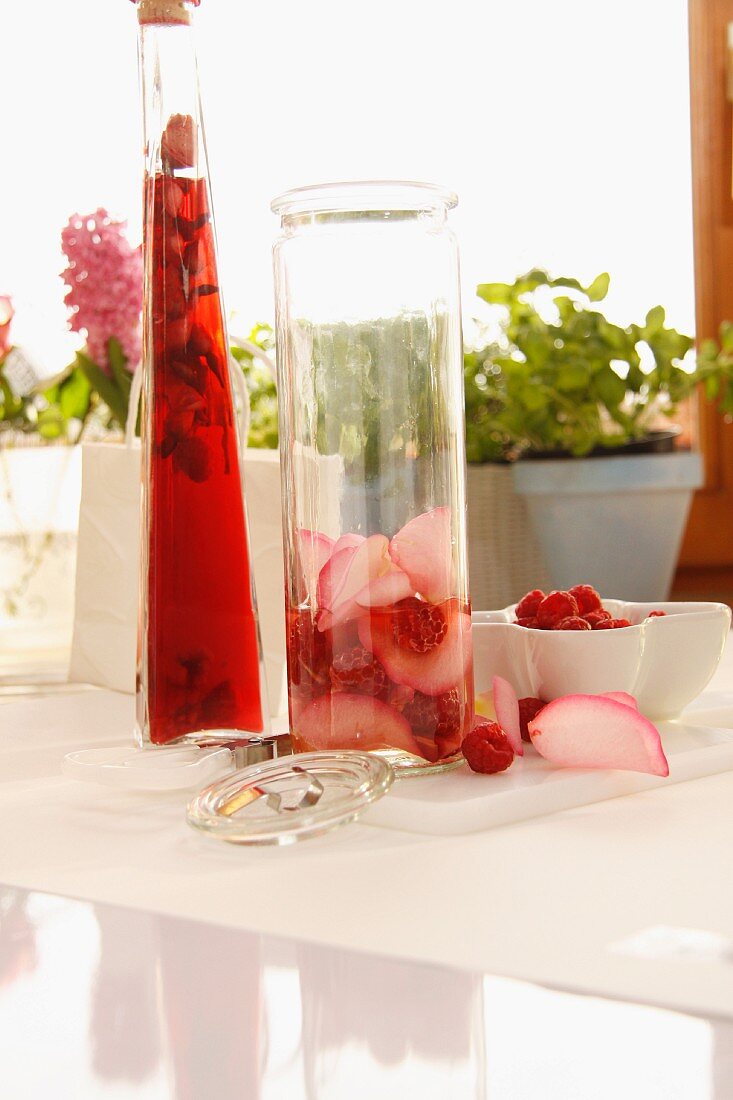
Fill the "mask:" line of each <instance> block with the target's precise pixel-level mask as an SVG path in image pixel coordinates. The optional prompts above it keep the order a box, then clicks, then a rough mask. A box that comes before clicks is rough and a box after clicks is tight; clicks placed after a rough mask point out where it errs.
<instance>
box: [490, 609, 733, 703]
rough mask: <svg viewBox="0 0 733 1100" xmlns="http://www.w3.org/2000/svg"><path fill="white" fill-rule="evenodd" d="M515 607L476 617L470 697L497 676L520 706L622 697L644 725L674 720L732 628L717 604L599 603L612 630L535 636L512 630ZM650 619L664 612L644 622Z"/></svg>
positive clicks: (534, 632)
mask: <svg viewBox="0 0 733 1100" xmlns="http://www.w3.org/2000/svg"><path fill="white" fill-rule="evenodd" d="M514 606H515V605H512V606H511V607H505V608H504V609H503V610H502V611H475V612H474V614H473V631H472V633H473V649H474V670H475V678H476V692H477V693H479V692H483V691H490V690H491V681H492V679H493V677H494V676H503V677H504V678H505V679H506V680H509V682H510V683H511V684H512V685H513V687H514V689H515V691H516V692H517V694H518V695H519V697H520V698H523V697H524V696H526V695H534V696H536V697H537V698H539V699H544V700H545V702H549V701H550V700H551V699H556V698H558V696H560V695H571V694H575V693H576V692H577V693H585V694H589V695H595V694H598V693H599V692H602V691H628V692H630V693H631V694H632V695H634V696H635V697H636V699H637V700H638V703H639V708H640V710H641V712H642V714H645V715H646V716H647V718H652V719H664V718H676V717H677V715H678V714H680V712H681V711H683V710H684V708H685V707H686V706H687V705H688V704H689V703H691V702H692V700H693V699H695V698H696V697H697V696H698V695H699V694H700V692H701V691H702V690H703V689H704V688H705V686H706V684H707V683H708V682H709V680H710V678H711V676H712V675H713V673H714V672H715V669H716V668H717V667H718V662H719V661H720V658H721V655H722V653H723V649H724V647H725V642H726V638H727V636H728V630H729V628H730V621H731V612H730V608H728V607H726V605H725V604H721V603H625V602H624V601H623V600H604V601H603V606H604V607H605V608H606V610H607V611H610V612H611V614H612V615H613V617H614V618H617V619H629V621H630V622H631V623H632V625H631V626H628V627H623V628H619V629H618V630H533V629H531V628H529V627H524V626H517V625H516V623H514V622H513V619H514ZM650 611H666V612H667V614H666V615H664V616H660V617H659V618H653V619H648V618H647V617H646V616H647V615H648V614H649V612H650Z"/></svg>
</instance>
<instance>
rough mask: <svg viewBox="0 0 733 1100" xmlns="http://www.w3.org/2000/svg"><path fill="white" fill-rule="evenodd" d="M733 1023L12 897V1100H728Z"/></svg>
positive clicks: (5, 1001)
mask: <svg viewBox="0 0 733 1100" xmlns="http://www.w3.org/2000/svg"><path fill="white" fill-rule="evenodd" d="M732 1032H733V1025H731V1024H730V1023H726V1022H721V1021H717V1020H714V1019H705V1018H701V1017H697V1016H692V1015H687V1014H682V1013H678V1012H670V1011H668V1010H665V1009H659V1008H652V1007H649V1006H639V1005H636V1004H628V1003H625V1002H623V1001H607V1000H601V999H598V998H595V997H587V996H578V995H576V994H570V993H567V992H564V991H559V990H553V989H547V988H540V987H538V986H533V985H529V984H527V983H522V982H517V981H514V980H512V979H507V978H497V977H495V976H491V975H484V974H481V973H477V972H475V971H467V970H456V969H446V968H442V967H436V966H434V965H431V964H428V963H417V962H405V961H402V960H398V959H389V958H385V957H383V956H378V955H368V954H364V953H363V952H353V951H344V950H340V949H338V948H331V947H325V946H321V945H318V944H310V943H304V942H302V941H295V940H282V939H276V938H274V937H271V936H263V935H258V934H255V933H252V932H246V931H242V930H240V929H232V928H225V927H220V926H215V925H210V924H204V923H202V922H199V921H187V920H184V919H182V918H179V917H170V916H162V915H157V914H152V913H148V912H144V911H139V910H134V909H121V908H118V907H115V906H106V905H100V904H96V903H91V902H81V901H75V900H70V899H68V898H62V897H58V896H52V895H48V894H39V893H34V892H30V893H28V892H25V891H22V890H16V889H13V888H10V887H0V1065H1V1066H2V1095H3V1096H4V1097H9V1098H12V1100H39V1098H40V1097H53V1100H100V1098H101V1100H103V1098H105V1097H114V1098H116V1100H131V1098H134V1100H213V1098H215V1100H376V1098H378V1100H412V1098H413V1097H414V1098H419V1100H486V1098H487V1097H491V1100H570V1098H573V1097H577V1098H582V1100H619V1098H621V1097H623V1100H728V1098H729V1097H730V1096H731V1089H732V1088H733V1065H732V1064H731V1062H730V1057H729V1056H730V1049H731V1048H730V1038H731V1033H732Z"/></svg>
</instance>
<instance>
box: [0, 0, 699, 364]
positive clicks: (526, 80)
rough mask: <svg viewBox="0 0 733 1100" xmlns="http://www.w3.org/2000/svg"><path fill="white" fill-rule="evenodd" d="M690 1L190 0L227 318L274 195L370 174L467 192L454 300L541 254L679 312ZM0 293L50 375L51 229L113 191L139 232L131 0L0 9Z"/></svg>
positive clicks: (267, 311)
mask: <svg viewBox="0 0 733 1100" xmlns="http://www.w3.org/2000/svg"><path fill="white" fill-rule="evenodd" d="M686 8H687V5H686V3H685V0H643V2H642V3H639V0H613V2H611V0H557V2H556V3H547V0H514V2H513V3H510V4H508V3H501V2H499V0H489V2H487V3H484V4H477V3H476V2H475V0H451V3H450V4H437V3H434V2H432V0H369V3H362V4H353V3H352V4H348V3H344V0H310V2H308V0H279V2H278V0H272V2H270V3H266V4H250V3H242V2H240V0H236V2H231V0H230V2H226V0H203V3H202V6H201V8H200V9H199V10H198V12H197V14H196V28H197V42H198V51H199V62H200V72H201V80H202V87H203V98H204V112H205V118H206V128H207V138H208V145H209V154H210V161H211V169H212V178H213V187H214V201H215V207H216V214H217V228H218V236H219V244H220V252H221V267H222V270H221V276H222V282H223V286H224V290H225V297H226V301H227V307H228V309H229V310H230V311H231V312H233V313H234V314H235V321H234V324H233V326H232V327H233V329H234V330H235V331H237V332H244V330H245V329H246V328H247V327H248V326H249V325H250V324H251V323H253V322H255V321H257V320H269V319H271V318H272V313H273V306H272V282H271V273H270V246H271V242H272V238H273V236H274V235H275V233H276V231H277V223H276V219H275V218H274V216H273V215H271V214H270V212H269V202H270V199H271V198H272V197H273V196H274V195H275V194H277V193H278V192H280V191H282V190H285V189H287V188H289V187H293V186H297V185H300V184H305V183H316V182H322V181H325V180H329V179H359V178H365V177H383V178H407V179H424V180H431V181H435V182H439V183H443V184H446V185H448V186H450V187H452V188H453V189H454V190H456V191H457V192H458V193H459V196H460V200H461V201H460V205H459V208H458V210H457V212H456V214H455V216H454V219H453V226H454V229H455V230H456V232H457V233H458V235H459V239H460V243H461V249H462V261H463V283H464V298H465V302H466V312H467V314H468V315H471V314H472V313H473V312H474V305H473V288H474V285H475V284H476V283H477V282H479V281H489V280H492V281H493V280H496V279H511V278H513V277H514V275H516V274H518V273H520V272H521V271H523V270H525V269H527V268H528V267H530V266H533V265H540V266H544V267H547V268H548V269H550V270H551V271H553V272H554V273H556V274H569V275H574V276H577V277H579V278H581V279H590V278H591V277H593V276H594V275H596V274H597V273H598V272H599V271H601V270H608V271H610V273H611V276H612V287H611V293H610V295H609V300H608V307H607V308H608V312H609V313H610V315H611V316H612V318H613V319H614V320H617V321H620V322H622V323H627V322H629V321H631V320H641V319H642V318H643V314H644V313H645V311H646V310H647V309H648V308H649V307H650V306H651V305H654V304H656V303H657V302H660V303H662V304H663V305H665V306H666V307H667V310H668V315H669V317H670V319H671V320H672V322H673V323H675V324H676V325H677V326H678V327H680V328H682V329H683V330H685V331H692V326H693V279H692V226H691V197H690V153H689V102H688V64H687V14H686ZM2 38H3V83H4V86H5V88H6V90H8V91H12V95H10V94H8V95H7V96H6V100H5V110H4V112H3V149H4V152H5V156H4V157H3V165H2V191H1V192H0V193H2V196H3V201H2V215H1V217H2V222H1V224H0V243H1V248H0V292H3V291H7V292H9V293H11V294H13V296H14V298H15V300H16V306H17V311H18V312H17V318H16V326H15V330H14V333H15V339H16V341H17V342H19V343H24V344H26V345H27V346H28V347H29V348H30V349H32V351H33V352H34V354H35V356H36V358H38V359H39V360H40V362H39V365H40V366H42V368H43V369H44V371H45V372H46V373H49V374H50V373H53V372H54V371H55V370H57V369H60V368H62V367H63V366H64V365H65V363H66V362H67V361H68V360H69V359H70V358H71V356H72V354H73V348H74V347H75V345H76V338H74V337H72V336H71V335H69V334H66V335H65V334H64V333H65V319H66V313H65V308H64V306H63V288H62V284H61V282H60V280H59V279H58V272H59V270H60V269H61V267H62V266H63V265H62V257H61V253H60V249H59V233H60V230H61V227H62V225H63V224H64V223H65V222H66V220H67V218H68V216H69V215H70V214H71V213H73V212H75V211H79V212H80V213H87V212H88V211H91V210H94V209H95V208H96V207H97V206H100V205H101V206H106V207H108V209H110V211H112V212H113V213H115V214H117V215H122V216H127V217H128V218H129V221H130V227H131V236H132V237H133V238H134V239H136V240H137V239H139V236H140V230H139V219H140V190H141V180H140V173H141V167H142V156H141V148H140V147H141V140H140V118H139V103H138V91H137V62H136V21H135V17H134V11H133V8H132V5H131V4H130V3H129V2H125V0H63V2H60V0H56V2H54V3H53V4H44V5H42V6H41V7H40V8H39V7H38V5H35V4H29V3H21V2H15V3H12V4H10V3H9V4H7V5H5V8H4V11H3V35H2Z"/></svg>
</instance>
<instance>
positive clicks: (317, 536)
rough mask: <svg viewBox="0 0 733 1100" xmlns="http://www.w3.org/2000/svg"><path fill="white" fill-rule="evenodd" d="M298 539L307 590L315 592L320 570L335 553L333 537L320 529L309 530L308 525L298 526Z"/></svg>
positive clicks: (301, 568)
mask: <svg viewBox="0 0 733 1100" xmlns="http://www.w3.org/2000/svg"><path fill="white" fill-rule="evenodd" d="M296 539H297V551H298V561H299V565H300V574H301V577H302V578H303V582H304V585H305V590H306V592H307V593H309V594H310V593H312V594H315V592H316V589H317V585H318V577H319V575H320V572H321V570H322V569H323V567H324V565H325V564H326V562H327V561H328V559H329V558H330V557H331V554H332V553H333V548H334V542H333V539H330V538H329V537H328V535H322V534H321V532H320V531H309V530H308V528H307V527H300V528H298V531H297V532H296Z"/></svg>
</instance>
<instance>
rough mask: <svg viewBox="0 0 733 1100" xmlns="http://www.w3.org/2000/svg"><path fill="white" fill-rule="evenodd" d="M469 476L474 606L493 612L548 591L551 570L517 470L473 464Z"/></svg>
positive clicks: (489, 464) (470, 560) (471, 587)
mask: <svg viewBox="0 0 733 1100" xmlns="http://www.w3.org/2000/svg"><path fill="white" fill-rule="evenodd" d="M466 474H467V476H466V499H467V502H468V579H469V584H470V590H471V604H472V606H473V608H474V610H475V611H490V610H492V609H495V608H498V607H506V605H507V604H510V603H516V602H517V600H518V599H519V598H520V597H521V596H523V595H524V593H525V592H527V591H528V590H529V589H531V588H542V587H543V586H544V585H545V584H547V582H548V576H547V570H546V568H545V563H544V560H543V557H542V550H541V548H540V545H539V542H538V540H537V537H536V535H535V533H534V530H533V528H532V525H531V523H530V519H529V510H528V507H527V501H526V500H525V498H524V497H522V496H519V495H518V493H517V492H516V491H515V489H514V478H513V475H512V467H511V466H508V465H498V464H494V463H484V464H482V465H473V464H471V463H469V465H468V467H467V471H466Z"/></svg>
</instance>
